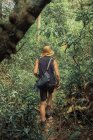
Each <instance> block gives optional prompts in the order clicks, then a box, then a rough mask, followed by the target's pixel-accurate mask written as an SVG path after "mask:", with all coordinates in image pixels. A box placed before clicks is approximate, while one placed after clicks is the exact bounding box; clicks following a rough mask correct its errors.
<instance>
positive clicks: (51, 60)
mask: <svg viewBox="0 0 93 140" xmlns="http://www.w3.org/2000/svg"><path fill="white" fill-rule="evenodd" d="M52 59H53V58H50V60H49V62H48V66H47V70H48V69H49V66H50V63H51V61H52Z"/></svg>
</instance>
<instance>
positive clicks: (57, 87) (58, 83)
mask: <svg viewBox="0 0 93 140" xmlns="http://www.w3.org/2000/svg"><path fill="white" fill-rule="evenodd" d="M59 87H60V82H59V80H58V81H57V83H56V86H55V88H56V89H59Z"/></svg>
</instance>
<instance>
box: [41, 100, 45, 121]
mask: <svg viewBox="0 0 93 140" xmlns="http://www.w3.org/2000/svg"><path fill="white" fill-rule="evenodd" d="M45 108H46V101H42V102H41V103H40V115H41V121H42V122H44V121H45V120H46V113H45Z"/></svg>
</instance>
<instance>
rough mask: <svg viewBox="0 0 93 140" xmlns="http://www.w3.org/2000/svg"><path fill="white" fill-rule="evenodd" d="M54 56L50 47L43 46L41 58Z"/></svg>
mask: <svg viewBox="0 0 93 140" xmlns="http://www.w3.org/2000/svg"><path fill="white" fill-rule="evenodd" d="M52 55H54V51H53V50H52V49H51V47H50V46H45V47H44V48H43V50H42V56H52Z"/></svg>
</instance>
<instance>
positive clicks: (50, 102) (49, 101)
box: [47, 93, 53, 107]
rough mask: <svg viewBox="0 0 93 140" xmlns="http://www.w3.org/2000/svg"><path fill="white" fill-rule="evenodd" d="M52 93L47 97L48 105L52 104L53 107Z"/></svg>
mask: <svg viewBox="0 0 93 140" xmlns="http://www.w3.org/2000/svg"><path fill="white" fill-rule="evenodd" d="M52 94H53V93H51V94H49V95H48V97H47V106H50V107H52Z"/></svg>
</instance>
